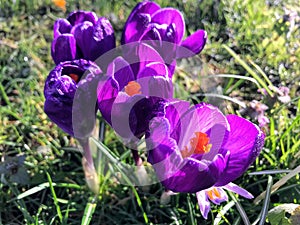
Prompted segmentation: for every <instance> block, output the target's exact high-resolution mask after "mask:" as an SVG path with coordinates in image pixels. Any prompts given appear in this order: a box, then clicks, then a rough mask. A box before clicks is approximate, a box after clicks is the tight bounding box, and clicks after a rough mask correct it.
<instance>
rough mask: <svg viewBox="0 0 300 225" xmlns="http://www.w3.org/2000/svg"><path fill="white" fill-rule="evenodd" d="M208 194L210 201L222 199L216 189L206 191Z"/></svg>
mask: <svg viewBox="0 0 300 225" xmlns="http://www.w3.org/2000/svg"><path fill="white" fill-rule="evenodd" d="M206 194H207V195H208V198H209V199H210V200H214V199H216V198H220V197H221V194H220V192H219V191H218V190H217V189H216V188H212V189H211V190H209V191H206Z"/></svg>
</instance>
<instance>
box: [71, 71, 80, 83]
mask: <svg viewBox="0 0 300 225" xmlns="http://www.w3.org/2000/svg"><path fill="white" fill-rule="evenodd" d="M69 77H71V78H72V79H73V80H74V81H75V82H76V83H77V81H78V80H79V76H78V75H77V74H75V73H70V74H69Z"/></svg>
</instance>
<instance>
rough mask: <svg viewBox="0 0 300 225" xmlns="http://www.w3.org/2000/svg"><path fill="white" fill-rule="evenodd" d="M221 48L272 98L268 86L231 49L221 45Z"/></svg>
mask: <svg viewBox="0 0 300 225" xmlns="http://www.w3.org/2000/svg"><path fill="white" fill-rule="evenodd" d="M222 47H223V48H225V50H226V51H227V52H228V53H229V54H230V55H231V56H232V57H233V58H234V59H235V60H236V61H237V62H238V63H239V64H240V65H241V66H242V67H244V69H245V70H246V71H247V72H248V73H249V74H250V75H251V76H252V77H253V78H254V79H255V80H257V82H258V83H259V84H260V85H261V86H262V87H263V88H264V89H266V91H267V92H268V94H269V95H270V96H273V93H272V91H271V90H270V89H269V87H268V85H267V84H266V83H265V82H264V81H263V80H262V79H261V78H260V77H259V76H258V75H257V74H256V73H255V72H254V71H253V70H252V69H251V68H250V66H248V65H247V63H246V62H245V61H244V60H242V59H241V57H240V56H239V55H238V54H236V53H235V52H234V51H233V50H232V49H231V48H229V47H228V46H227V45H225V44H223V45H222Z"/></svg>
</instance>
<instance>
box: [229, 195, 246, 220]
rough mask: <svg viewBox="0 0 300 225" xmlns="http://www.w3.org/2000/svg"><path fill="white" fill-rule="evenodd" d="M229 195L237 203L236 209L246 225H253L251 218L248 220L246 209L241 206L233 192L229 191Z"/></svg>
mask: <svg viewBox="0 0 300 225" xmlns="http://www.w3.org/2000/svg"><path fill="white" fill-rule="evenodd" d="M228 194H229V196H230V197H231V198H232V200H233V201H234V202H235V205H236V208H237V210H238V211H239V213H240V216H241V218H242V220H243V221H244V224H245V225H251V223H250V221H249V218H248V216H247V214H246V212H245V210H244V208H243V207H242V205H241V204H240V202H239V201H238V200H237V199H236V197H235V196H234V194H233V193H232V192H231V191H228Z"/></svg>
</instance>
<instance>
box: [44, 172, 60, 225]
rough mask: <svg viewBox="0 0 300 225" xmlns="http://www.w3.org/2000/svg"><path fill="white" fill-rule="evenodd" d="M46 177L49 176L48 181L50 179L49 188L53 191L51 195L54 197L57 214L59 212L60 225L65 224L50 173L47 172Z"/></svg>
mask: <svg viewBox="0 0 300 225" xmlns="http://www.w3.org/2000/svg"><path fill="white" fill-rule="evenodd" d="M46 175H47V179H48V182H49V187H50V191H51V194H52V197H53V201H54V205H55V208H56V212H57V215H58V218H59V220H60V223H62V222H63V215H62V213H61V210H60V207H59V204H58V200H57V197H56V193H55V190H54V186H53V183H52V179H51V177H50V174H49V173H48V172H46Z"/></svg>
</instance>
